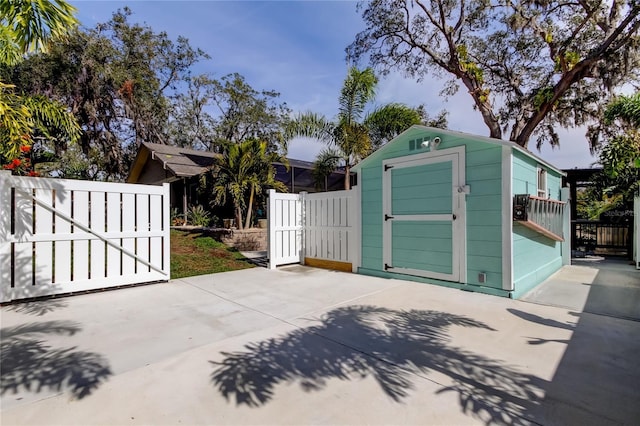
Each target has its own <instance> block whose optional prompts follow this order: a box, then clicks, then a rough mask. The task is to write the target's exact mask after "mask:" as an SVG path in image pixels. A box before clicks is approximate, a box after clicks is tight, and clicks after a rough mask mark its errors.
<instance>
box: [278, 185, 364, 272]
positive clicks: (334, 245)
mask: <svg viewBox="0 0 640 426" xmlns="http://www.w3.org/2000/svg"><path fill="white" fill-rule="evenodd" d="M357 194H358V192H357V190H356V189H352V190H350V191H331V192H321V193H314V194H308V193H304V192H303V193H300V194H280V193H277V192H275V191H274V190H272V191H270V192H269V265H270V267H271V268H275V267H276V266H277V265H282V264H287V263H305V261H306V262H309V261H310V260H311V259H313V260H321V261H329V262H341V263H344V264H348V263H350V264H352V268H353V269H355V267H356V266H355V265H356V263H357V261H358V259H357V257H358V253H359V252H358V244H359V243H358V241H359V240H358V238H359V236H358V234H357V232H358V229H359V227H358V226H356V221H357V219H358V211H359V205H358V196H357Z"/></svg>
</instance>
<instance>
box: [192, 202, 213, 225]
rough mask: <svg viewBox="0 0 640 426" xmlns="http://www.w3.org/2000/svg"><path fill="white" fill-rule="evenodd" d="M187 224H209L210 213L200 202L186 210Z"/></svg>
mask: <svg viewBox="0 0 640 426" xmlns="http://www.w3.org/2000/svg"><path fill="white" fill-rule="evenodd" d="M187 217H188V218H189V224H190V225H193V226H209V223H210V222H211V213H209V212H208V211H206V210H205V209H204V207H202V206H201V205H200V204H198V205H196V206H191V207H190V208H189V211H188V212H187Z"/></svg>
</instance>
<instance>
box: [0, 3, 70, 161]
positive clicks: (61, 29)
mask: <svg viewBox="0 0 640 426" xmlns="http://www.w3.org/2000/svg"><path fill="white" fill-rule="evenodd" d="M75 11H76V9H75V8H74V7H73V6H71V5H70V4H68V3H66V2H65V1H64V0H51V1H49V0H14V1H1V2H0V63H1V64H4V65H15V64H16V63H18V62H19V61H21V60H22V58H23V57H24V55H26V54H28V53H33V52H38V51H46V48H47V44H48V43H49V42H50V41H51V40H52V39H54V38H56V37H61V36H63V35H65V34H67V33H68V32H70V31H71V30H73V29H74V28H75V27H76V25H77V24H78V21H77V19H76V18H75V17H74V13H75ZM13 89H14V86H12V85H8V84H4V83H2V82H1V81H0V140H2V141H3V144H2V145H0V157H4V159H5V160H11V159H13V158H16V157H17V156H18V155H19V153H20V147H21V146H24V145H31V136H32V135H33V134H34V133H35V132H39V133H41V134H42V135H43V137H48V138H51V137H53V134H54V133H57V134H59V135H60V136H61V137H65V138H67V139H70V140H75V139H77V138H78V137H79V134H80V127H79V126H78V124H77V122H76V120H75V118H74V117H73V116H72V115H71V114H70V113H69V112H68V111H67V110H66V108H65V107H64V105H62V104H60V103H58V102H55V101H52V100H49V99H47V98H44V97H41V96H22V95H17V94H15V93H14V92H13Z"/></svg>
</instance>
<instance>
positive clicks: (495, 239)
mask: <svg viewBox="0 0 640 426" xmlns="http://www.w3.org/2000/svg"><path fill="white" fill-rule="evenodd" d="M435 136H440V137H441V139H442V142H441V145H440V146H439V148H438V151H443V150H446V149H447V148H453V147H456V146H465V151H466V155H465V158H466V169H465V174H466V184H467V185H469V186H470V188H471V192H470V194H468V195H467V196H466V221H467V227H466V247H467V248H466V262H467V267H466V272H467V280H466V284H468V285H471V286H477V288H478V290H479V291H484V292H487V293H491V294H498V295H503V296H505V295H508V292H506V291H504V290H502V225H501V223H502V210H501V209H502V207H501V206H502V147H501V146H500V145H497V144H492V143H488V142H485V141H482V140H479V139H478V140H477V139H474V138H473V137H472V136H470V135H468V136H467V135H462V134H460V135H458V134H456V135H451V134H443V133H441V132H438V130H437V129H424V128H412V129H410V130H408V131H407V132H405V133H403V134H402V135H401V136H399V137H398V138H396V139H395V140H394V141H393V142H392V144H391V145H389V146H387V147H386V148H385V149H384V150H383V151H380V152H378V153H377V155H376V154H374V155H376V157H375V158H372V159H370V160H369V161H367V162H365V163H364V164H363V165H362V167H361V169H360V171H359V185H360V190H361V203H362V222H361V223H362V230H361V232H362V234H361V235H362V236H361V245H362V251H361V263H360V268H359V272H361V273H365V274H370V275H376V276H383V277H389V278H392V277H396V278H403V279H411V280H415V281H420V282H428V283H435V284H441V285H446V286H452V287H462V285H461V284H460V283H451V282H447V281H441V280H436V279H431V278H419V277H413V276H406V275H400V274H395V273H390V272H386V271H384V265H383V236H382V228H383V225H382V222H383V201H382V162H383V160H387V159H390V158H398V157H408V156H411V155H415V154H421V153H424V152H426V150H425V149H421V148H419V146H420V142H421V141H422V139H423V138H433V137H435ZM416 139H417V140H418V142H416ZM481 272H483V273H485V274H486V282H484V283H480V282H479V281H478V274H479V273H481Z"/></svg>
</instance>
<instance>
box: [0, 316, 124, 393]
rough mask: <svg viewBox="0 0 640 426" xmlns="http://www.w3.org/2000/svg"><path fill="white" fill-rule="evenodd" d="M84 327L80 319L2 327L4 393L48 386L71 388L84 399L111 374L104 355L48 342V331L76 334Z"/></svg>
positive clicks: (0, 386)
mask: <svg viewBox="0 0 640 426" xmlns="http://www.w3.org/2000/svg"><path fill="white" fill-rule="evenodd" d="M79 331H81V329H80V327H79V326H78V324H77V323H73V322H70V321H48V322H40V323H29V324H23V325H19V326H15V327H7V328H3V329H1V330H0V338H1V340H2V343H1V345H0V353H1V354H2V363H1V364H0V374H1V376H2V377H1V378H0V395H4V394H5V393H7V392H12V393H14V394H17V393H18V392H20V391H21V390H22V389H24V390H26V391H29V392H42V391H44V390H50V391H58V392H59V391H63V390H69V391H70V392H71V393H72V394H73V396H74V397H76V398H77V399H82V398H84V397H85V396H88V395H89V394H91V392H93V391H94V390H95V389H96V388H97V387H98V386H99V385H100V384H101V383H102V382H104V381H105V380H106V379H107V378H108V377H109V376H111V374H112V373H111V369H110V367H109V364H108V362H107V361H106V360H105V358H104V357H103V356H101V355H100V354H97V353H94V352H84V351H77V350H76V348H75V347H71V348H64V349H55V348H52V347H51V346H49V345H48V344H46V338H45V336H46V335H51V334H58V335H68V336H72V335H74V334H76V333H78V332H79Z"/></svg>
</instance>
